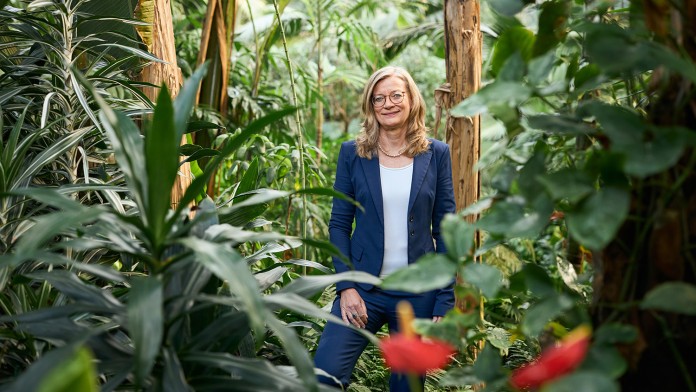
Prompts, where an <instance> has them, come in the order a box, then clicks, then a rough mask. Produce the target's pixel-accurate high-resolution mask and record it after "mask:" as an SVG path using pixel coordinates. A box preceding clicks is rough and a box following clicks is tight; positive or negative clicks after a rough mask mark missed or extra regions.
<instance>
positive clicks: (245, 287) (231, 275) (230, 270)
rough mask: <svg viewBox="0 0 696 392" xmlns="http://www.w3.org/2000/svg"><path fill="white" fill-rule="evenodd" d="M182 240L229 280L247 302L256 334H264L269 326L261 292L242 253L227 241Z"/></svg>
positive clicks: (234, 289)
mask: <svg viewBox="0 0 696 392" xmlns="http://www.w3.org/2000/svg"><path fill="white" fill-rule="evenodd" d="M181 243H182V244H183V245H184V246H186V247H188V248H190V249H191V250H193V251H194V252H195V259H196V262H198V263H201V264H202V265H204V266H205V267H206V268H207V269H208V270H210V271H211V272H212V273H213V274H215V276H217V277H218V278H220V279H222V280H223V281H226V282H227V285H228V287H229V289H230V291H232V293H233V294H234V295H235V296H236V297H237V298H238V299H239V300H240V301H241V303H242V304H243V305H244V310H245V311H246V312H247V314H248V315H249V318H250V320H251V325H252V328H253V329H254V332H255V335H256V337H257V338H260V337H261V336H263V332H264V331H265V326H264V319H263V317H264V312H263V311H262V309H263V302H262V298H261V293H260V292H259V287H258V285H257V284H256V279H254V275H252V274H251V271H249V268H248V267H247V264H246V263H245V262H244V259H243V258H242V256H241V255H240V254H239V253H237V252H236V251H233V250H230V249H228V248H227V246H225V245H224V244H216V243H213V242H209V241H205V240H202V239H198V238H192V237H189V238H185V239H183V240H181Z"/></svg>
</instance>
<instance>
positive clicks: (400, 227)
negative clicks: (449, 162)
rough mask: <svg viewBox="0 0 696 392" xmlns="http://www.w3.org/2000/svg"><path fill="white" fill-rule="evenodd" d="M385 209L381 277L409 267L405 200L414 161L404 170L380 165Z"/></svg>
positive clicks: (406, 204)
mask: <svg viewBox="0 0 696 392" xmlns="http://www.w3.org/2000/svg"><path fill="white" fill-rule="evenodd" d="M379 175H380V178H381V182H382V205H383V206H384V261H383V262H382V271H381V272H380V274H379V276H380V278H384V277H385V276H387V275H389V274H390V273H392V272H394V271H395V270H397V269H399V268H402V267H406V266H407V265H408V217H407V216H408V198H409V196H410V195H411V178H412V177H413V162H411V163H410V164H409V165H408V166H404V167H397V168H392V167H384V166H382V165H379Z"/></svg>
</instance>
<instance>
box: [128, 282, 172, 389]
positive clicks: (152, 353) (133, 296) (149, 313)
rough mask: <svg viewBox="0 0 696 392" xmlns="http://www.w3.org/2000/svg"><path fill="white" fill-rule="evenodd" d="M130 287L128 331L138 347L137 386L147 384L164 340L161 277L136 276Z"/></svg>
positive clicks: (136, 348)
mask: <svg viewBox="0 0 696 392" xmlns="http://www.w3.org/2000/svg"><path fill="white" fill-rule="evenodd" d="M131 284H132V287H131V290H130V295H129V300H128V331H129V332H130V336H131V339H132V340H133V346H134V347H135V362H134V364H133V368H134V369H133V371H134V372H135V378H136V383H137V385H144V382H145V379H146V378H147V377H148V375H149V374H150V371H152V368H153V367H154V365H155V360H156V359H157V355H158V354H159V352H160V347H161V345H162V338H163V337H164V324H165V319H164V313H163V306H164V304H163V302H162V300H163V294H162V281H161V280H160V279H159V278H158V277H135V278H133V280H132V281H131Z"/></svg>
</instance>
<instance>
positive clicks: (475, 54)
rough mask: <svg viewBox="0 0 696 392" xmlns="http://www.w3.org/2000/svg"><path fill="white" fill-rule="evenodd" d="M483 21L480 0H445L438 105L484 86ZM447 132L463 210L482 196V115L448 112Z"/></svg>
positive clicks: (451, 104) (457, 198)
mask: <svg viewBox="0 0 696 392" xmlns="http://www.w3.org/2000/svg"><path fill="white" fill-rule="evenodd" d="M480 22H481V18H480V5H479V2H478V1H477V0H446V1H445V46H446V57H445V63H446V67H447V84H449V86H447V85H443V86H441V87H440V88H439V89H438V105H439V106H442V107H444V108H445V109H446V110H449V109H450V108H452V107H454V106H455V105H457V104H458V103H459V102H461V101H462V100H463V99H464V98H467V97H469V96H471V95H472V94H474V93H475V92H476V91H478V89H479V88H480V86H481V46H482V36H481V23H480ZM448 87H449V91H447V90H448ZM445 134H446V138H447V144H449V146H450V150H451V155H452V180H453V185H454V197H455V201H456V204H457V210H461V209H463V208H465V207H466V206H468V205H470V204H472V203H474V202H476V201H477V200H478V198H479V193H480V188H481V186H480V179H479V174H478V172H477V171H476V169H475V165H476V163H477V162H478V159H479V157H480V155H481V149H480V144H481V123H480V117H479V116H474V117H464V118H455V117H451V116H449V115H447V121H446V125H445ZM467 219H468V220H469V221H470V222H473V221H474V220H476V219H477V216H474V215H470V216H468V217H467ZM477 243H478V241H477ZM466 306H468V305H467V303H466V301H463V300H462V299H460V298H457V307H458V308H459V309H461V310H464V308H465V307H466ZM481 311H483V307H481Z"/></svg>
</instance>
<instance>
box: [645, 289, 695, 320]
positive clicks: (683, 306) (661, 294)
mask: <svg viewBox="0 0 696 392" xmlns="http://www.w3.org/2000/svg"><path fill="white" fill-rule="evenodd" d="M640 307H641V308H643V309H654V310H661V311H665V312H673V313H679V314H686V315H689V316H696V285H693V284H689V283H685V282H667V283H663V284H661V285H659V286H657V287H655V288H654V289H652V290H650V291H649V292H648V293H647V294H646V295H645V298H643V301H642V302H641V303H640Z"/></svg>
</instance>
